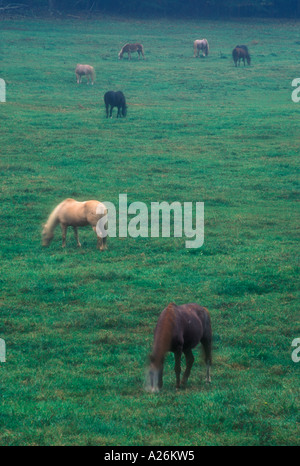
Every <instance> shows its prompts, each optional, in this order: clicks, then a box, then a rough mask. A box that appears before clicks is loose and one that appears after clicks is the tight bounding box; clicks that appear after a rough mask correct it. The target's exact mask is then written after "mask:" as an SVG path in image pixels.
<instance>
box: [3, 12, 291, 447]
mask: <svg viewBox="0 0 300 466" xmlns="http://www.w3.org/2000/svg"><path fill="white" fill-rule="evenodd" d="M0 27H1V42H2V46H1V50H0V54H1V62H0V77H1V78H3V79H5V81H6V83H7V96H6V98H7V102H6V103H2V104H0V111H1V112H0V124H1V148H0V151H1V160H0V163H1V172H0V173H1V229H0V237H1V278H0V282H1V288H2V292H1V301H0V304H1V314H0V337H1V338H3V339H4V340H5V343H6V362H5V363H0V374H1V382H0V420H1V423H0V426H1V427H0V444H1V445H106V446H110V445H111V446H117V445H119V446H126V445H153V446H154V445H158V446H162V445H176V446H179V445H181V446H195V445H296V444H299V397H298V396H299V365H297V363H294V362H293V361H292V359H291V353H292V346H291V344H292V341H293V339H294V338H296V337H299V322H298V323H297V311H298V306H297V298H298V297H299V294H298V275H297V273H298V270H297V265H298V262H297V252H298V248H297V223H298V221H299V209H298V207H297V202H296V201H297V197H298V193H299V186H298V181H299V178H298V171H297V170H298V164H299V161H298V158H299V111H300V103H299V104H296V103H294V102H293V101H292V100H291V92H292V90H293V89H292V87H291V82H292V80H293V79H294V78H297V77H299V59H300V42H299V23H296V22H292V21H291V22H287V21H267V20H265V21H263V20H258V21H254V20H253V21H248V22H243V21H241V22H234V21H233V22H230V21H228V22H222V21H219V22H217V21H215V22H214V21H180V20H178V21H175V20H174V21H168V20H155V21H154V20H148V21H146V20H145V21H138V20H130V19H128V20H126V19H116V18H98V19H94V20H78V19H75V18H69V19H66V20H54V19H53V20H45V19H43V20H42V19H41V20H38V19H24V20H21V19H19V20H17V19H16V20H3V21H1V26H0ZM202 37H207V39H208V40H209V42H210V54H209V56H208V57H207V58H206V59H203V58H201V59H193V41H194V39H196V38H202ZM129 41H134V42H135V41H140V42H142V43H143V44H144V48H145V56H146V60H140V61H138V60H137V55H133V56H132V60H131V61H128V60H127V59H126V58H124V59H123V60H122V61H119V60H118V52H119V50H120V48H121V46H122V45H123V44H124V43H126V42H129ZM238 43H245V44H248V45H249V49H250V53H251V55H252V65H251V67H243V66H241V67H240V68H235V67H234V65H233V62H232V58H231V51H232V49H233V47H234V46H235V45H237V44H238ZM76 63H89V64H91V65H93V66H94V67H95V69H96V73H97V81H96V84H95V85H94V86H87V85H85V84H82V85H80V86H78V85H77V84H76V79H75V74H74V69H75V66H76ZM109 89H114V90H117V89H121V90H123V92H124V93H125V95H126V97H127V101H128V115H127V118H126V119H116V118H115V117H114V118H112V119H106V118H105V111H104V104H103V94H104V92H105V91H107V90H109ZM120 193H127V196H128V202H129V203H131V202H134V201H141V202H145V203H146V204H147V205H149V206H150V203H151V202H152V201H167V202H170V203H171V202H173V201H180V202H184V201H193V202H204V203H205V243H204V245H203V247H201V248H199V249H186V248H185V246H184V242H185V238H176V239H174V238H169V239H168V238H136V239H134V238H130V237H128V238H109V239H108V250H107V251H106V252H104V253H100V252H99V251H97V250H96V237H95V235H94V233H93V231H92V230H91V229H90V228H82V229H80V232H79V235H80V240H81V243H82V248H81V249H80V250H79V249H77V248H76V244H75V240H74V237H73V233H72V232H71V231H70V232H69V235H68V240H67V247H66V249H65V250H64V249H62V247H61V234H60V231H59V229H57V231H56V235H55V239H54V241H53V242H52V243H51V245H50V247H49V248H47V249H43V248H42V247H41V228H42V224H43V223H44V222H45V221H46V219H47V217H48V215H49V213H50V212H51V210H52V209H53V208H54V207H55V205H56V204H58V203H59V202H60V201H61V200H63V199H64V198H67V197H74V198H76V199H78V200H86V199H98V200H102V201H104V200H106V201H111V202H114V203H115V204H116V205H117V204H118V198H119V194H120ZM170 301H174V302H176V303H177V304H182V303H187V302H197V303H199V304H201V305H204V306H206V307H207V308H208V309H209V311H210V313H211V318H212V327H213V336H214V343H213V367H212V383H211V384H210V386H206V384H205V381H204V376H205V368H204V364H203V361H202V355H201V351H200V349H199V350H196V351H194V354H195V356H196V360H195V364H194V367H193V370H192V373H191V376H190V379H189V383H188V386H187V388H186V389H185V390H179V391H176V390H175V375H174V371H173V364H174V363H173V361H174V359H173V355H172V354H169V355H168V357H167V359H166V363H165V373H164V387H163V390H162V391H161V392H160V394H158V395H151V394H149V393H146V392H145V391H144V388H143V383H144V375H145V368H146V364H147V357H148V354H149V352H150V350H151V345H152V338H153V330H154V327H155V324H156V320H157V317H158V315H159V314H160V312H161V311H162V310H163V309H164V307H165V306H166V305H167V304H168V303H169V302H170ZM298 316H299V314H298Z"/></svg>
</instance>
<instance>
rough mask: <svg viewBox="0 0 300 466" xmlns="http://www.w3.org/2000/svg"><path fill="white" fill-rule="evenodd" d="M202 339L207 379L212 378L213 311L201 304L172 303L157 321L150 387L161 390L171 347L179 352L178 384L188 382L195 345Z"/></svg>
mask: <svg viewBox="0 0 300 466" xmlns="http://www.w3.org/2000/svg"><path fill="white" fill-rule="evenodd" d="M199 342H201V343H202V345H203V348H204V353H205V361H206V368H207V369H206V381H207V382H210V365H211V344H212V331H211V323H210V315H209V313H208V310H207V309H206V308H205V307H201V306H199V305H198V304H195V303H192V304H183V305H182V306H177V305H176V304H174V303H170V304H169V305H168V307H166V308H165V309H164V310H163V311H162V313H161V315H160V317H159V319H158V322H157V325H156V328H155V332H154V343H153V349H152V354H151V356H150V369H149V374H148V381H147V386H146V389H147V390H148V391H151V392H158V391H159V390H160V389H161V387H162V384H163V366H164V359H165V355H166V353H167V352H168V351H171V352H173V353H174V356H175V374H176V388H179V387H180V386H185V384H186V383H187V380H188V378H189V375H190V372H191V368H192V365H193V362H194V356H193V353H192V348H194V347H195V346H196V345H197V344H198V343H199ZM182 353H184V355H185V359H186V369H185V372H184V374H183V378H182V381H181V382H180V372H181V355H182Z"/></svg>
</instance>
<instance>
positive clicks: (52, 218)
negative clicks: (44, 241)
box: [44, 202, 62, 233]
mask: <svg viewBox="0 0 300 466" xmlns="http://www.w3.org/2000/svg"><path fill="white" fill-rule="evenodd" d="M61 204H62V202H61V203H60V204H58V205H57V206H56V207H55V209H53V210H52V212H51V214H50V215H49V217H48V220H47V222H46V224H45V225H44V230H45V231H47V232H48V233H51V232H52V231H53V230H54V228H55V227H56V225H57V223H58V220H57V213H58V211H59V209H60V207H61Z"/></svg>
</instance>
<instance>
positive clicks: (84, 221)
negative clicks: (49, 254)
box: [42, 199, 107, 251]
mask: <svg viewBox="0 0 300 466" xmlns="http://www.w3.org/2000/svg"><path fill="white" fill-rule="evenodd" d="M106 214H107V209H106V207H105V205H104V204H102V203H101V202H99V201H94V200H92V201H85V202H78V201H75V200H74V199H65V200H64V201H62V202H61V203H60V204H58V205H57V206H56V207H55V209H54V210H53V211H52V212H51V214H50V216H49V218H48V220H47V223H46V224H45V225H44V228H43V233H42V244H43V246H48V245H49V244H50V243H51V241H52V239H53V237H54V229H55V228H56V226H57V225H58V224H60V226H61V230H62V247H63V248H64V247H65V246H66V236H67V228H68V227H69V226H72V227H73V229H74V234H75V238H76V241H77V246H78V247H81V244H80V242H79V238H78V231H77V227H83V226H86V225H91V226H92V228H93V230H94V232H95V233H96V234H97V238H98V240H97V248H99V249H100V250H101V251H103V250H104V249H106V236H104V237H103V238H102V237H101V236H99V230H98V229H97V230H96V226H97V222H98V221H99V220H100V218H102V217H104V215H106Z"/></svg>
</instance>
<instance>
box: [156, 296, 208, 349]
mask: <svg viewBox="0 0 300 466" xmlns="http://www.w3.org/2000/svg"><path fill="white" fill-rule="evenodd" d="M160 319H161V320H164V319H165V320H169V321H172V325H173V340H172V347H171V351H176V349H177V348H178V347H182V348H183V350H186V349H189V348H194V347H195V346H196V345H197V344H198V343H199V342H200V341H201V340H202V339H203V338H210V337H211V325H210V315H209V312H208V310H207V309H206V308H205V307H203V306H199V305H198V304H196V303H188V304H182V305H180V306H178V305H176V304H175V303H170V304H169V305H168V306H167V308H165V309H164V311H163V312H162V313H161V316H160Z"/></svg>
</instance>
